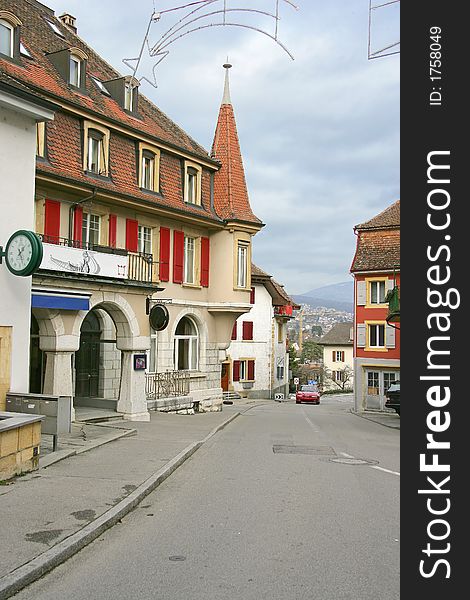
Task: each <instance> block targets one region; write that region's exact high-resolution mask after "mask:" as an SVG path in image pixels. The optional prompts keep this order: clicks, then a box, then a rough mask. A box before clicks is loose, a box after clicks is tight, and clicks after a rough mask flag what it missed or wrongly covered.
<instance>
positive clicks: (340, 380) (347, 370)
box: [324, 365, 353, 391]
mask: <svg viewBox="0 0 470 600" xmlns="http://www.w3.org/2000/svg"><path fill="white" fill-rule="evenodd" d="M335 373H339V376H336V375H335ZM324 376H325V380H327V381H332V382H333V383H334V384H335V385H337V386H338V387H339V389H340V390H343V391H344V390H349V389H350V388H351V387H352V386H351V384H352V379H353V370H352V369H351V367H349V366H347V365H346V366H345V367H344V368H343V369H336V370H335V371H332V370H330V369H325V375H324ZM348 384H349V385H348Z"/></svg>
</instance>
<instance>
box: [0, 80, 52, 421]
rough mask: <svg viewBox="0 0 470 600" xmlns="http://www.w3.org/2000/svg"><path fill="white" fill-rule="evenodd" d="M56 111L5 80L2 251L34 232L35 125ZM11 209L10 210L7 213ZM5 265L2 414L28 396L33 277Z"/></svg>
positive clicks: (0, 109)
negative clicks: (19, 395)
mask: <svg viewBox="0 0 470 600" xmlns="http://www.w3.org/2000/svg"><path fill="white" fill-rule="evenodd" d="M54 109H55V106H54V105H53V104H52V103H50V102H46V101H45V100H43V99H41V98H39V97H38V96H36V95H33V94H32V93H29V92H26V91H25V90H24V89H23V88H22V87H20V86H16V85H12V84H11V83H10V82H8V78H7V77H4V76H1V77H0V181H1V182H2V183H1V185H2V197H1V200H0V202H1V206H2V208H3V210H2V218H1V219H0V247H1V248H2V250H1V253H2V254H3V253H4V252H5V247H6V245H7V242H8V240H9V239H10V236H11V235H12V234H13V233H14V232H15V231H18V230H29V231H34V188H35V167H36V123H38V122H43V121H47V120H51V119H53V117H54ZM8 208H10V210H5V209H8ZM1 262H2V264H1V265H0V410H4V409H5V394H6V392H7V391H8V390H11V391H12V392H28V391H29V336H30V331H29V329H30V315H31V277H19V276H15V275H13V274H12V273H11V272H10V271H9V270H8V269H7V266H6V261H5V257H2V258H1Z"/></svg>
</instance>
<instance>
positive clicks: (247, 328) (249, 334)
mask: <svg viewBox="0 0 470 600" xmlns="http://www.w3.org/2000/svg"><path fill="white" fill-rule="evenodd" d="M242 339H243V340H252V339H253V321H243V334H242Z"/></svg>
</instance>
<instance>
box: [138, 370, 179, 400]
mask: <svg viewBox="0 0 470 600" xmlns="http://www.w3.org/2000/svg"><path fill="white" fill-rule="evenodd" d="M188 394H189V371H166V372H165V373H146V374H145V395H146V396H147V400H158V399H160V398H170V397H172V396H187V395H188Z"/></svg>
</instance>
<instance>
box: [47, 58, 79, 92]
mask: <svg viewBox="0 0 470 600" xmlns="http://www.w3.org/2000/svg"><path fill="white" fill-rule="evenodd" d="M47 56H48V58H49V60H50V61H51V63H52V64H53V65H54V67H55V68H56V69H57V70H58V71H59V73H60V75H61V76H62V78H63V79H64V80H65V81H66V82H67V83H68V84H69V85H71V86H73V88H74V89H78V90H82V91H84V90H85V87H86V86H85V75H86V63H87V60H88V57H87V55H86V54H85V52H83V50H81V49H80V48H65V49H64V50H59V51H58V52H51V53H49V54H48V55H47Z"/></svg>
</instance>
